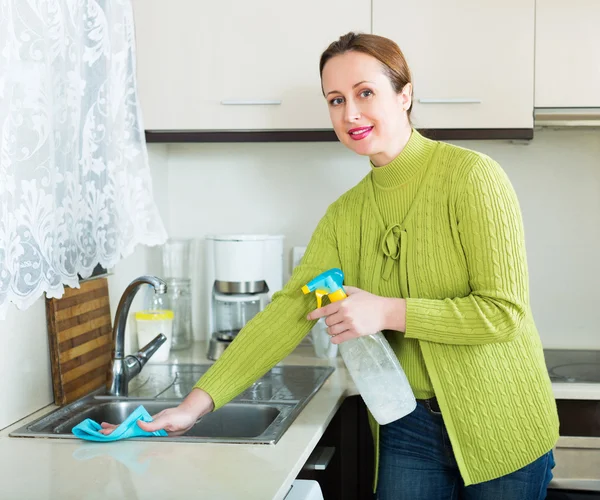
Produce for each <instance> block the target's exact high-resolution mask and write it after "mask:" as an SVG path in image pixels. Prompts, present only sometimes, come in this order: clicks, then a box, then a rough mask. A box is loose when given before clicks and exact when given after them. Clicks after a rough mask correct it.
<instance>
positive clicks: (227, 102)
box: [221, 99, 281, 106]
mask: <svg viewBox="0 0 600 500" xmlns="http://www.w3.org/2000/svg"><path fill="white" fill-rule="evenodd" d="M221 104H222V105H223V106H279V105H280V104H281V101H272V100H262V101H261V100H255V101H243V100H242V101H240V100H235V99H232V100H231V99H230V100H225V101H221Z"/></svg>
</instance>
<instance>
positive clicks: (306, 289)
mask: <svg viewBox="0 0 600 500" xmlns="http://www.w3.org/2000/svg"><path fill="white" fill-rule="evenodd" d="M302 292H303V293H304V295H306V294H307V293H310V290H309V289H308V286H306V285H304V286H303V287H302Z"/></svg>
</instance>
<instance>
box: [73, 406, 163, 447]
mask: <svg viewBox="0 0 600 500" xmlns="http://www.w3.org/2000/svg"><path fill="white" fill-rule="evenodd" d="M138 420H141V421H142V422H152V417H151V416H150V414H149V413H148V411H147V410H146V408H144V407H143V406H141V405H140V406H138V407H137V408H136V409H135V410H134V411H133V413H132V414H131V415H129V416H128V417H127V418H126V419H125V421H124V422H123V423H122V424H121V425H119V426H118V427H117V428H116V429H115V430H114V431H112V432H111V433H110V434H109V435H108V436H105V435H104V434H101V433H100V432H99V431H100V429H102V427H101V426H100V424H99V423H98V422H95V421H94V420H92V419H91V418H86V419H85V420H84V421H83V422H81V423H80V424H77V425H76V426H75V427H73V430H72V432H73V434H75V436H77V437H78V438H81V439H86V440H87V441H118V440H120V439H128V438H132V437H152V436H166V435H167V432H166V431H165V430H164V429H161V430H160V431H154V432H147V431H145V430H143V429H142V428H141V427H140V426H139V425H138V424H137V421H138Z"/></svg>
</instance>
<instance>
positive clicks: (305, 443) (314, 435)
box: [0, 343, 600, 500]
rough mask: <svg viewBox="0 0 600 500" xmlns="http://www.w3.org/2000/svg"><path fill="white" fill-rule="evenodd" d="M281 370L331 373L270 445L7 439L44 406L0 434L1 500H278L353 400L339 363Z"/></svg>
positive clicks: (305, 353)
mask: <svg viewBox="0 0 600 500" xmlns="http://www.w3.org/2000/svg"><path fill="white" fill-rule="evenodd" d="M205 354H206V347H205V344H203V343H197V344H195V345H194V348H193V349H192V350H191V351H189V352H188V353H186V354H184V355H181V354H178V353H176V352H173V353H172V356H171V360H172V361H174V362H178V363H199V364H205V363H207V362H210V361H208V360H207V359H206V356H205ZM281 364H286V365H287V364H295V365H331V366H335V367H336V370H335V371H334V372H333V373H332V374H331V376H330V377H329V378H328V379H327V381H326V382H325V384H324V385H323V387H322V388H321V389H320V390H319V391H318V392H317V394H315V396H314V397H313V398H312V400H311V401H310V402H309V403H308V404H307V406H306V407H305V408H304V410H303V411H302V413H301V414H300V415H299V416H298V417H297V418H296V420H295V421H294V422H293V424H292V425H291V426H290V428H289V429H288V430H287V431H286V432H285V434H284V435H283V437H282V438H281V439H280V440H279V442H278V443H277V444H276V445H261V444H255V445H240V444H216V443H215V444H213V443H193V444H190V443H168V442H156V441H154V442H153V441H152V440H148V442H141V441H118V442H114V443H92V442H87V441H80V440H73V439H43V438H10V437H9V436H8V434H9V433H10V432H11V431H12V430H14V429H17V428H19V427H21V426H23V425H24V424H26V423H27V422H29V421H32V420H35V419H36V418H38V417H41V416H42V415H45V414H46V413H49V412H50V411H52V410H54V409H55V408H56V406H54V405H50V406H48V407H46V408H43V409H42V410H40V411H38V412H36V413H34V414H32V415H30V416H29V417H27V418H25V419H23V420H21V421H19V422H17V423H15V424H14V425H12V426H10V427H8V428H6V429H4V430H2V431H0V498H2V500H47V499H48V500H49V499H53V500H54V499H60V500H75V499H76V500H96V499H98V500H99V499H106V498H111V499H113V498H114V499H127V500H129V499H143V500H147V499H154V498H156V499H160V500H168V499H182V498H206V499H210V500H228V499H235V500H240V499H257V500H268V499H276V500H278V499H283V498H284V497H285V495H286V494H287V492H288V490H289V488H290V485H291V484H292V482H293V480H294V479H295V478H296V476H297V475H298V473H299V472H300V469H301V468H302V466H303V465H304V463H305V462H306V460H307V459H308V457H309V456H310V454H311V452H312V450H313V449H314V447H315V446H316V445H317V443H318V441H319V439H320V438H321V436H322V435H323V433H324V432H325V429H326V428H327V425H328V424H329V422H330V421H331V419H332V418H333V416H334V415H335V413H336V411H337V410H338V408H339V407H340V406H341V404H342V402H343V400H344V399H345V398H346V397H347V396H349V395H353V394H356V393H357V392H356V388H355V386H354V383H353V382H352V380H351V378H350V377H349V375H348V372H347V371H346V369H345V367H344V365H343V363H342V361H341V358H337V359H334V360H322V359H318V358H316V357H315V356H314V351H313V349H312V347H311V346H300V347H298V348H297V349H296V350H295V351H294V352H293V353H292V354H291V355H290V356H288V357H287V358H286V359H285V360H284V361H283V362H282V363H281ZM553 389H554V393H555V396H556V397H557V398H558V399H600V384H553Z"/></svg>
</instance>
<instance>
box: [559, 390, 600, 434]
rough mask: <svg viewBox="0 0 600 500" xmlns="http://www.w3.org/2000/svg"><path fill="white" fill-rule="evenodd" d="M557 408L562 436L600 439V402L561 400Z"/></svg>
mask: <svg viewBox="0 0 600 500" xmlns="http://www.w3.org/2000/svg"><path fill="white" fill-rule="evenodd" d="M556 406H557V409H558V419H559V421H560V435H561V436H580V437H600V401H596V400H587V399H559V400H557V401H556Z"/></svg>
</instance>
